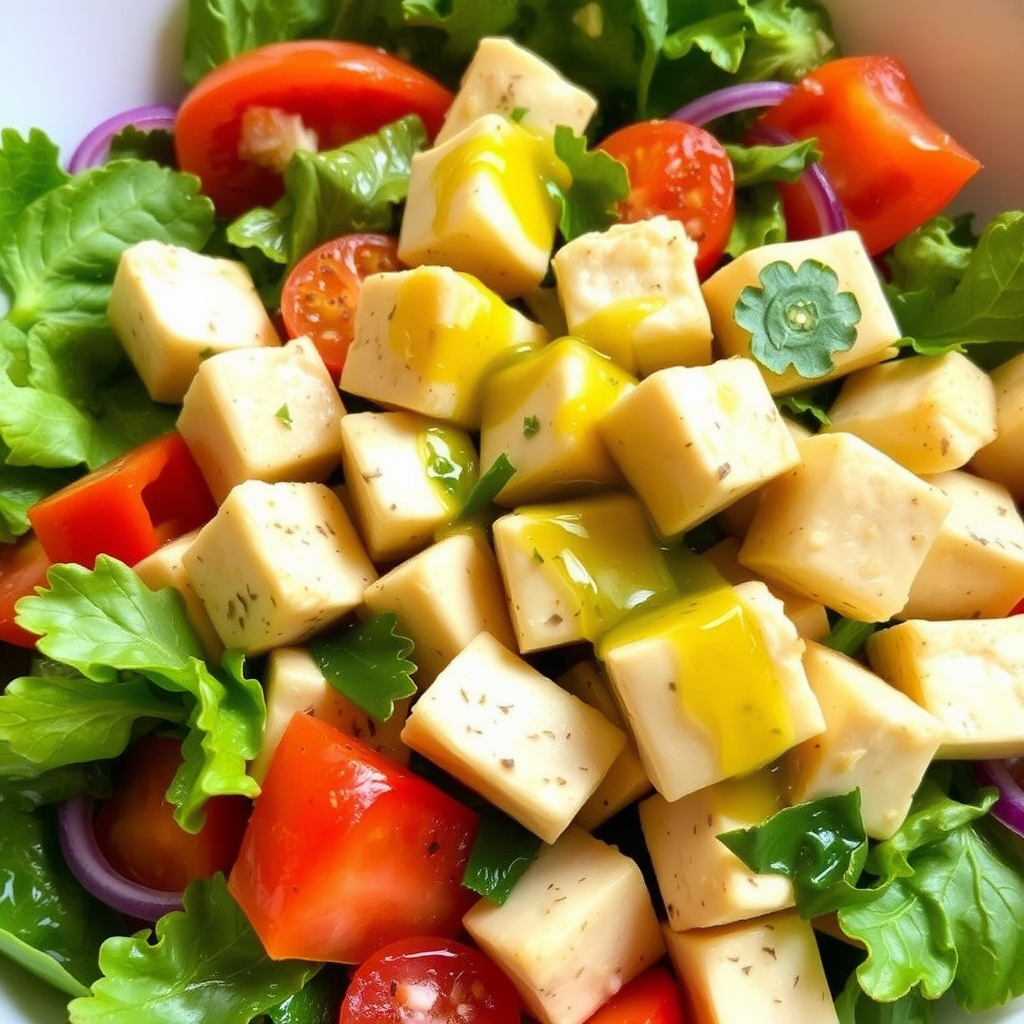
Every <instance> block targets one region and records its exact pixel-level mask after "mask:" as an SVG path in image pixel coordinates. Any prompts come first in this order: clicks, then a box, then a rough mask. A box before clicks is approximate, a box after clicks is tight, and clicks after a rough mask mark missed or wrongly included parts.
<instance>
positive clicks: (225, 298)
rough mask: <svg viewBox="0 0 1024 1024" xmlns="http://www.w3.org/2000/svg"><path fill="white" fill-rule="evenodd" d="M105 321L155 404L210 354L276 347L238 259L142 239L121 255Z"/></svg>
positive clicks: (177, 396)
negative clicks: (223, 257) (228, 258)
mask: <svg viewBox="0 0 1024 1024" xmlns="http://www.w3.org/2000/svg"><path fill="white" fill-rule="evenodd" d="M107 319H108V320H109V321H110V326H111V328H113V331H114V333H115V334H116V335H117V338H118V341H120V342H121V345H122V346H123V347H124V350H125V353H126V354H127V356H128V358H129V359H130V360H131V363H132V365H133V366H134V367H135V370H136V372H137V373H138V375H139V376H140V377H141V378H142V383H143V384H145V386H146V390H147V391H148V392H149V396H150V398H152V399H153V400H154V401H155V402H172V403H177V402H180V401H181V400H182V398H183V397H184V395H185V392H186V391H187V390H188V386H189V384H191V383H192V378H193V377H194V376H195V373H196V371H197V370H198V369H199V367H200V365H201V364H202V362H203V360H204V359H206V358H207V357H208V356H210V355H212V354H213V353H215V352H225V351H228V350H229V349H237V348H262V347H266V346H271V347H272V346H276V345H280V344H281V339H280V338H279V337H278V334H277V331H276V329H275V328H274V325H273V323H272V322H271V320H270V317H269V316H268V314H267V311H266V309H265V308H264V306H263V302H262V301H261V300H260V297H259V295H258V294H257V292H256V287H255V285H254V284H253V281H252V277H251V275H250V274H249V271H248V270H247V269H246V267H245V264H243V263H240V262H236V261H234V260H226V259H220V258H218V257H214V256H206V255H203V254H201V253H196V252H192V251H191V250H189V249H184V248H182V247H180V246H176V245H169V244H167V243H165V242H158V241H155V240H149V241H144V242H137V243H136V244H135V245H132V246H129V247H128V248H127V249H126V250H125V251H124V253H122V255H121V259H120V260H119V262H118V265H117V272H116V273H115V275H114V285H113V288H112V289H111V292H110V304H109V306H108V308H107Z"/></svg>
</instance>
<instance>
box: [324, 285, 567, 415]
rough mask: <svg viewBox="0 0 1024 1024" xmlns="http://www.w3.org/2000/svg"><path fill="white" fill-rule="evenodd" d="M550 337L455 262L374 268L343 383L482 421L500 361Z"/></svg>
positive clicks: (383, 399)
mask: <svg viewBox="0 0 1024 1024" xmlns="http://www.w3.org/2000/svg"><path fill="white" fill-rule="evenodd" d="M546 341H547V334H546V332H545V331H544V329H543V328H542V327H540V326H538V325H537V324H535V323H533V322H532V321H530V320H528V319H527V318H526V317H525V316H523V314H522V313H520V312H519V311H518V310H515V309H513V308H512V307H511V306H508V305H506V304H505V303H504V302H502V300H501V299H500V298H499V297H498V296H497V295H495V293H494V292H492V291H491V290H490V289H488V288H485V287H484V286H483V285H482V284H481V283H480V282H479V281H477V280H475V279H474V278H472V277H470V276H469V275H468V274H460V273H457V272H456V271H454V270H452V269H450V268H449V267H417V268H416V269H414V270H401V271H395V272H391V273H383V274H371V275H370V276H369V277H368V278H366V279H365V280H364V281H363V287H362V290H361V291H360V293H359V303H358V305H357V307H356V319H355V337H354V339H353V341H352V346H351V347H350V348H349V350H348V356H347V357H346V359H345V365H344V367H343V368H342V371H341V389H342V391H348V392H351V393H352V394H354V395H360V396H361V397H363V398H369V399H370V400H371V401H373V402H376V403H377V404H379V405H381V406H383V407H384V408H386V409H406V410H409V411H411V412H418V413H422V414H423V415H424V416H430V417H433V418H434V419H439V420H446V421H448V422H451V423H454V424H456V425H457V426H461V427H472V428H476V427H479V426H480V395H481V385H482V383H483V380H484V377H485V376H486V375H487V374H488V373H489V372H490V370H491V369H492V368H493V366H494V364H495V363H496V362H497V361H498V360H499V359H501V358H503V357H505V356H508V355H510V354H512V353H513V352H517V351H521V350H522V349H524V348H536V347H538V346H540V345H542V344H544V342H546Z"/></svg>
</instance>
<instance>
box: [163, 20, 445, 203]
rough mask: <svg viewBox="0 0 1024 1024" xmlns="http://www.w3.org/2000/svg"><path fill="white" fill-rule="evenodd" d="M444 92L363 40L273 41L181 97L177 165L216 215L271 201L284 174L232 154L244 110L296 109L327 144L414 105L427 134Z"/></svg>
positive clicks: (441, 110) (438, 117)
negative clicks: (194, 179)
mask: <svg viewBox="0 0 1024 1024" xmlns="http://www.w3.org/2000/svg"><path fill="white" fill-rule="evenodd" d="M451 99H452V97H451V93H450V92H449V91H448V90H447V89H446V88H445V87H444V86H443V85H441V84H440V83H438V82H436V81H435V80H434V79H432V78H430V77H429V76H428V75H426V74H424V73H423V72H422V71H419V70H418V69H416V68H414V67H412V65H410V64H407V63H406V62H405V61H403V60H401V59H400V58H398V57H395V56H393V55H391V54H388V53H385V52H384V51H382V50H378V49H376V48H375V47H372V46H366V45H364V44H362V43H352V42H341V41H332V40H301V41H298V42H287V43H271V44H269V45H267V46H263V47H259V48H257V49H255V50H250V51H248V52H246V53H243V54H240V55H239V56H238V57H235V58H233V59H232V60H229V61H226V62H225V63H224V64H221V65H220V66H219V67H217V68H215V69H214V70H213V71H211V72H210V73H209V74H208V75H206V76H205V77H204V78H203V79H201V80H200V81H199V82H198V83H197V84H196V86H195V88H193V89H192V91H191V92H190V93H189V94H188V95H187V96H186V97H185V99H184V100H183V101H182V104H181V106H180V108H179V110H178V115H177V119H176V121H175V127H174V144H175V151H176V155H177V158H178V163H179V166H180V167H181V169H182V170H185V171H191V172H192V173H193V174H197V175H198V176H199V178H200V179H201V180H202V183H203V191H204V192H206V194H207V195H209V196H210V198H211V199H212V200H213V202H214V205H215V206H216V207H217V212H218V213H219V214H220V215H221V216H223V217H229V218H230V217H235V216H237V215H238V214H240V213H243V212H244V211H245V210H247V209H250V208H251V207H253V206H257V205H268V204H270V203H272V202H273V201H274V200H275V199H277V198H278V196H280V194H281V192H282V190H283V182H282V178H281V175H280V174H278V173H276V172H275V171H272V170H270V169H268V168H265V167H261V166H259V165H258V164H256V163H253V162H251V161H248V160H245V159H243V158H242V157H241V156H239V141H240V139H241V134H242V116H243V114H244V113H245V111H246V110H247V109H248V108H251V107H264V108H269V109H272V110H280V111H283V112H285V113H287V114H297V115H299V116H300V117H301V118H302V121H303V123H304V125H305V126H306V127H307V128H310V129H312V130H313V131H315V132H316V135H317V140H318V148H319V149H322V150H323V149H333V148H335V147H337V146H341V145H344V144H345V143H346V142H351V141H352V140H353V139H356V138H359V137H360V136H362V135H367V134H369V133H371V132H375V131H377V130H378V129H380V128H381V127H383V126H384V125H385V124H388V123H389V122H391V121H395V120H397V119H398V118H399V117H403V116H404V115H406V114H418V115H419V116H420V117H421V118H422V119H423V122H424V124H425V126H426V129H427V133H428V135H429V136H430V137H431V138H433V136H434V135H435V134H436V133H437V131H438V129H439V128H440V126H441V122H442V120H443V118H444V115H445V113H446V112H447V110H448V107H449V105H450V104H451Z"/></svg>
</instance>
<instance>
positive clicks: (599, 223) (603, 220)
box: [555, 125, 629, 242]
mask: <svg viewBox="0 0 1024 1024" xmlns="http://www.w3.org/2000/svg"><path fill="white" fill-rule="evenodd" d="M555 155H556V156H557V157H558V158H559V159H560V160H561V161H562V163H564V164H565V165H566V167H567V168H568V169H569V175H570V177H571V179H572V183H571V184H570V186H569V188H568V189H567V190H566V191H564V192H563V191H561V190H559V192H558V200H559V204H560V206H561V208H562V212H561V216H560V218H559V223H558V226H559V230H560V231H561V233H562V237H563V238H564V239H565V240H566V241H567V242H571V241H572V240H573V239H574V238H578V237H579V236H580V235H583V234H586V233H587V232H588V231H603V230H604V229H605V228H607V227H609V226H610V225H611V224H614V223H615V222H616V220H618V216H617V214H616V212H615V204H616V203H617V202H619V200H621V199H625V198H626V196H628V195H629V176H628V174H627V172H626V168H625V165H624V164H622V163H620V162H619V161H618V160H616V159H614V158H613V157H610V156H609V155H608V154H607V153H605V152H603V151H602V150H599V149H595V150H590V149H587V140H586V139H585V138H584V137H583V136H582V135H577V134H576V133H575V132H573V131H572V129H571V128H567V127H566V126H565V125H558V126H557V127H556V128H555Z"/></svg>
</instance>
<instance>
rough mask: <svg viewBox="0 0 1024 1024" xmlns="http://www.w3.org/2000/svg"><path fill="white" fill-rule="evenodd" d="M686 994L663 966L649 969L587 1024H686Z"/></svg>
mask: <svg viewBox="0 0 1024 1024" xmlns="http://www.w3.org/2000/svg"><path fill="white" fill-rule="evenodd" d="M683 1007H684V1002H683V993H682V990H681V989H680V987H679V985H678V983H677V982H676V980H675V978H673V977H672V975H671V974H669V972H668V971H667V970H665V968H664V967H649V968H648V969H647V970H646V971H644V972H643V974H639V975H637V976H636V977H635V978H633V980H632V981H630V982H627V984H625V985H623V987H622V988H621V989H620V990H619V991H618V992H617V993H616V994H615V995H613V996H612V997H611V999H609V1000H608V1002H607V1003H605V1004H604V1006H602V1007H601V1009H600V1010H598V1011H597V1013H595V1014H594V1015H593V1016H592V1017H588V1018H587V1024H686V1019H687V1015H686V1013H685V1012H684V1009H683Z"/></svg>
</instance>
